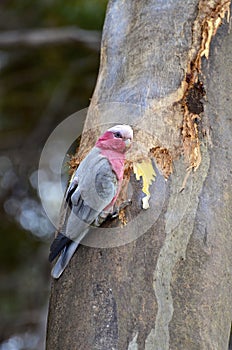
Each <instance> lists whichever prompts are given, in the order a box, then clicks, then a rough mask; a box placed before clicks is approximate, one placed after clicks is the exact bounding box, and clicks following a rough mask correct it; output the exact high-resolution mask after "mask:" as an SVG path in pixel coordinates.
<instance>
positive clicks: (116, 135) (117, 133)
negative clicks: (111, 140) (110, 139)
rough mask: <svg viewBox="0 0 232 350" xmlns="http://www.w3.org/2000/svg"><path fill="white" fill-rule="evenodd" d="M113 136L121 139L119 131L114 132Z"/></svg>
mask: <svg viewBox="0 0 232 350" xmlns="http://www.w3.org/2000/svg"><path fill="white" fill-rule="evenodd" d="M114 137H117V138H118V139H121V138H122V135H121V134H120V132H115V133H114Z"/></svg>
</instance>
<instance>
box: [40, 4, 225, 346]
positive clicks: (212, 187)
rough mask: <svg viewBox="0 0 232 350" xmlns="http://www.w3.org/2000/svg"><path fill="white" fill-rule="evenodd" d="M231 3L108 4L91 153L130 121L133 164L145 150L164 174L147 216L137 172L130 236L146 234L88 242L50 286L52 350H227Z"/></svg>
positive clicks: (87, 142) (85, 143)
mask: <svg viewBox="0 0 232 350" xmlns="http://www.w3.org/2000/svg"><path fill="white" fill-rule="evenodd" d="M228 6H230V1H219V0H218V1H208V2H207V4H205V1H200V0H186V1H181V0H176V1H171V0H170V1H165V2H163V1H162V2H161V1H155V0H148V1H142V0H141V1H133V0H128V1H119V0H111V1H110V2H109V5H108V10H107V15H106V20H105V25H104V31H103V39H102V48H101V66H100V71H99V77H98V81H97V85H96V88H95V92H94V96H93V98H92V101H91V105H90V109H89V113H88V117H87V121H86V125H85V134H84V135H85V136H86V137H85V138H84V139H82V150H84V151H85V152H86V151H87V150H88V149H89V148H90V147H91V146H92V144H93V142H94V140H91V137H90V135H95V136H97V135H98V134H99V131H100V129H103V128H104V129H105V128H106V124H107V125H108V124H109V125H111V124H112V123H118V122H120V123H130V124H132V126H133V127H134V129H135V131H136V133H135V151H134V155H133V154H132V156H131V157H132V158H133V157H134V158H133V159H134V160H136V157H137V158H138V159H139V158H141V152H140V148H142V150H143V152H142V153H143V154H145V153H146V152H147V154H146V155H144V157H149V155H150V154H151V153H152V154H153V156H154V157H155V162H156V165H157V167H158V168H159V171H157V170H156V172H157V179H156V181H155V182H154V183H153V184H152V186H151V199H150V208H149V209H147V210H146V211H145V210H143V209H141V203H140V200H141V197H142V191H141V184H140V183H138V182H137V181H136V180H135V179H134V176H133V174H132V175H131V184H132V188H133V197H132V201H133V202H132V206H131V208H129V209H127V213H126V214H127V217H128V219H129V221H130V222H129V224H128V226H127V229H126V232H127V233H128V234H130V233H131V234H132V235H133V234H134V235H135V236H136V237H137V236H139V234H141V233H144V234H141V235H140V237H138V238H137V239H136V240H133V241H132V242H130V243H128V244H126V245H125V244H124V245H122V246H118V247H114V248H113V247H112V248H108V249H106V248H91V247H87V246H80V247H79V249H78V252H77V253H76V254H75V256H74V257H73V259H72V261H71V263H70V266H69V267H68V268H67V270H66V271H65V273H64V275H63V276H62V277H61V278H60V279H59V280H58V281H53V282H52V288H51V299H50V307H49V316H48V331H47V349H48V350H51V349H78V350H82V349H83V350H85V349H86V350H87V349H94V350H95V349H99V350H109V349H112V350H113V349H117V350H125V349H128V350H144V349H145V350H151V349H152V350H166V349H172V350H181V349H183V350H186V349H188V350H195V349H196V350H199V349H202V350H204V349H205V350H206V349H207V350H208V349H212V350H215V349H218V350H224V349H225V350H227V349H228V343H229V334H230V328H231V317H232V293H231V287H232V286H231V270H232V261H231V250H232V238H231V232H230V227H231V224H232V215H231V214H232V212H231V201H232V191H231V161H232V159H231V148H232V139H231V105H232V95H231V91H230V90H231V89H230V86H231V85H232V70H231V63H232V62H231V57H232V33H231V32H230V31H229V25H228V24H227V23H226V19H224V20H223V24H222V25H221V26H220V28H219V21H220V18H223V17H224V15H225V14H226V11H227V10H228V8H229V7H228ZM213 36H214V37H213ZM209 49H210V50H209ZM208 54H209V58H208V60H207V59H206V58H205V56H206V57H207V56H208ZM93 124H94V126H95V128H94V131H93V130H92V129H93ZM90 129H91V133H90V131H89V130H90ZM186 169H187V172H186ZM186 174H187V176H186ZM165 178H166V180H165ZM181 189H182V190H181ZM141 212H142V215H145V216H144V217H143V216H142V220H141V221H140V222H139V225H140V226H139V227H138V224H137V223H136V226H135V225H134V223H135V222H136V220H135V219H136V217H137V216H138V215H140V214H141ZM150 219H151V221H150V223H149V225H148V227H146V224H147V222H148V221H149V220H150ZM119 225H120V224H119ZM143 225H145V226H143ZM144 227H146V230H145V231H146V232H144ZM136 229H137V230H138V229H139V231H140V232H139V233H138V234H137V233H135V230H136ZM103 246H104V245H103Z"/></svg>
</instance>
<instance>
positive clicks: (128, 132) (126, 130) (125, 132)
mask: <svg viewBox="0 0 232 350" xmlns="http://www.w3.org/2000/svg"><path fill="white" fill-rule="evenodd" d="M108 131H112V132H117V131H119V132H120V133H121V134H122V137H123V138H125V139H131V140H132V139H133V130H132V128H131V127H130V125H127V124H122V125H115V126H113V127H112V128H110V129H108Z"/></svg>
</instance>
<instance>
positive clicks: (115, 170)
mask: <svg viewBox="0 0 232 350" xmlns="http://www.w3.org/2000/svg"><path fill="white" fill-rule="evenodd" d="M132 140H133V130H132V128H131V127H130V126H129V125H125V124H123V125H116V126H113V127H112V128H110V129H108V130H107V131H106V132H105V133H104V134H103V135H102V136H101V137H100V138H99V139H98V141H97V142H96V144H95V146H94V147H93V148H92V150H91V151H90V152H89V153H88V155H87V156H86V157H85V158H84V159H83V161H82V162H81V163H80V165H79V167H78V168H77V170H76V172H75V173H74V175H73V177H72V180H71V182H70V185H69V187H68V188H67V191H66V195H65V206H66V215H65V218H64V220H63V224H62V226H61V229H60V231H59V232H58V234H57V236H56V238H55V239H54V241H53V243H52V244H51V248H50V255H49V261H50V262H52V261H53V260H54V259H55V258H56V257H57V256H58V255H59V254H60V256H59V258H58V260H57V261H56V263H55V265H54V267H53V269H52V273H51V275H52V276H53V277H54V278H59V277H60V275H61V274H62V273H63V271H64V269H65V268H66V266H67V265H68V263H69V261H70V259H71V258H72V256H73V254H74V253H75V251H76V249H77V247H78V245H79V243H80V242H81V240H82V239H83V238H84V237H85V235H86V234H87V233H88V231H89V229H90V225H95V226H99V225H100V224H101V223H102V222H103V221H104V220H105V219H106V217H107V216H108V215H109V214H110V213H113V210H114V204H115V201H116V199H117V197H118V194H119V192H120V188H121V184H122V180H123V173H124V163H125V152H126V151H127V150H128V148H129V147H130V145H131V142H132ZM96 234H97V233H96Z"/></svg>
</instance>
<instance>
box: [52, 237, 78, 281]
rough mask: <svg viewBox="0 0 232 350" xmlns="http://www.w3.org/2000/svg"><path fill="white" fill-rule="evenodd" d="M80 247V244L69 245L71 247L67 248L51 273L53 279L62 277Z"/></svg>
mask: <svg viewBox="0 0 232 350" xmlns="http://www.w3.org/2000/svg"><path fill="white" fill-rule="evenodd" d="M78 245H79V242H72V243H70V244H69V246H67V247H65V248H64V249H63V251H62V252H61V254H60V256H59V258H58V260H57V262H56V263H55V265H54V266H53V269H52V272H51V275H52V277H53V278H55V279H58V278H59V277H60V276H61V275H62V273H63V272H64V270H65V268H66V266H67V265H68V263H69V261H70V260H71V258H72V256H73V254H74V253H75V251H76V249H77V247H78Z"/></svg>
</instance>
